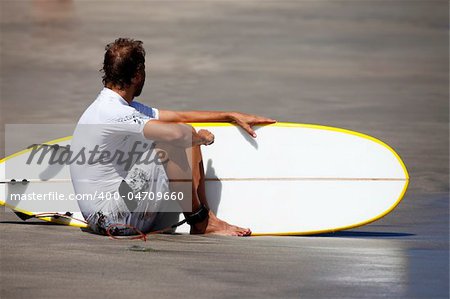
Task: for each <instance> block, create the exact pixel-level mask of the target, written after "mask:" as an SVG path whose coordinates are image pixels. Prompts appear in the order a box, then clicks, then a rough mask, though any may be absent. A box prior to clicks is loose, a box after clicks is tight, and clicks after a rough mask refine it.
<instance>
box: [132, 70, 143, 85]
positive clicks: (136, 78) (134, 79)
mask: <svg viewBox="0 0 450 299" xmlns="http://www.w3.org/2000/svg"><path fill="white" fill-rule="evenodd" d="M141 77H142V75H141V74H140V73H139V72H137V73H136V74H135V75H134V77H133V78H131V83H132V84H135V83H137V82H139V80H141Z"/></svg>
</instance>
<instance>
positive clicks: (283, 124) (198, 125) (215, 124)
mask: <svg viewBox="0 0 450 299" xmlns="http://www.w3.org/2000/svg"><path fill="white" fill-rule="evenodd" d="M190 124H191V125H193V126H194V127H195V128H202V127H232V126H235V127H237V125H236V124H232V123H223V122H210V123H190ZM263 126H264V127H265V126H268V127H284V128H309V129H317V130H326V131H333V132H339V133H344V134H349V135H353V136H357V137H360V138H364V139H367V140H370V141H372V142H375V143H378V144H379V145H381V146H383V147H384V148H386V149H388V150H389V151H390V152H391V153H392V154H393V155H394V156H395V157H396V159H397V161H398V162H399V163H400V165H401V167H402V169H403V172H404V174H405V179H404V180H405V185H404V187H403V190H402V192H401V194H400V196H399V197H398V199H397V200H396V201H395V202H394V203H393V204H392V206H391V207H389V208H388V209H387V210H386V211H384V212H383V213H382V214H380V215H377V216H375V217H373V218H371V219H369V220H366V221H363V222H359V223H356V224H352V225H349V226H341V227H336V228H331V229H325V230H315V231H306V232H283V233H253V234H252V236H296V235H297V236H298V235H317V234H324V233H334V232H337V231H341V230H347V229H352V228H356V227H360V226H363V225H367V224H369V223H372V222H374V221H377V220H379V219H381V218H383V217H384V216H386V215H387V214H389V213H390V212H391V211H392V210H394V209H395V208H396V207H397V206H398V205H399V203H400V202H401V200H402V199H403V197H404V196H405V194H406V190H407V189H408V185H409V173H408V170H407V168H406V165H405V163H404V162H403V161H402V159H401V158H400V156H399V155H398V154H397V152H396V151H395V150H394V149H393V148H392V147H391V146H389V145H388V144H386V143H385V142H383V141H381V140H379V139H377V138H375V137H372V136H369V135H367V134H363V133H360V132H356V131H352V130H348V129H342V128H336V127H330V126H324V125H316V124H301V123H292V122H277V123H274V124H267V125H256V126H255V127H256V128H257V127H263ZM71 138H72V136H66V137H63V138H58V139H55V140H51V141H48V142H45V144H49V145H53V144H57V143H59V142H63V141H67V140H70V139H71ZM31 150H32V148H28V149H25V150H22V151H19V152H17V153H14V154H12V155H9V156H7V157H5V158H3V159H1V160H0V164H1V163H4V162H5V161H7V160H9V159H12V158H14V157H17V156H19V155H22V154H25V153H27V152H29V151H31ZM0 205H5V206H7V207H9V208H11V209H13V210H15V211H17V212H20V213H23V214H26V215H28V216H33V215H34V214H35V213H32V212H29V211H25V210H22V209H18V208H14V207H12V206H10V205H8V204H7V203H6V202H4V201H2V200H0ZM39 219H41V220H45V221H48V222H54V223H59V224H66V225H70V226H75V227H81V228H83V227H87V225H85V224H81V223H78V222H76V223H67V221H61V219H55V218H54V217H40V218H39ZM69 222H70V221H69Z"/></svg>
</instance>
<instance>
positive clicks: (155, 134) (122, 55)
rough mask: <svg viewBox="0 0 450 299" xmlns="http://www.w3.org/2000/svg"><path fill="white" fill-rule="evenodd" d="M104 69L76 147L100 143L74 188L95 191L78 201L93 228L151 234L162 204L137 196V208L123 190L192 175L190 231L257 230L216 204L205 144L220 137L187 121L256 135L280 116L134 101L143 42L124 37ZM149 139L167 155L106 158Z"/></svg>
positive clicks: (76, 170)
mask: <svg viewBox="0 0 450 299" xmlns="http://www.w3.org/2000/svg"><path fill="white" fill-rule="evenodd" d="M103 73H104V75H103V84H104V88H103V90H102V91H101V92H100V94H99V95H98V97H97V99H96V100H95V101H94V102H93V103H92V104H91V105H90V106H89V107H88V108H87V109H86V111H85V112H84V113H83V115H82V116H81V118H80V120H79V122H78V124H77V128H76V130H75V132H74V137H73V142H72V149H73V150H75V152H76V150H80V149H81V148H85V147H86V146H91V147H92V146H93V145H95V148H96V149H98V157H97V158H98V159H96V160H92V161H86V163H72V164H71V165H70V171H71V176H72V181H73V185H74V189H75V192H76V193H77V194H91V195H95V196H94V199H93V200H80V201H79V202H78V203H79V206H80V209H81V211H82V213H83V216H84V217H85V219H86V220H87V222H88V224H89V227H90V228H91V229H92V230H94V231H95V232H97V233H102V234H105V233H106V232H107V231H108V229H109V228H111V227H112V226H116V227H118V226H120V224H123V229H121V230H120V231H117V230H116V233H117V234H121V235H128V234H133V233H135V232H136V230H135V229H138V230H139V231H141V232H143V233H148V232H149V231H151V230H152V224H153V222H154V219H155V217H156V216H155V215H156V213H155V207H156V206H155V203H151V204H149V202H148V201H146V202H145V204H144V203H143V202H138V203H137V205H135V206H133V207H130V205H129V203H128V202H126V199H127V198H126V196H125V197H124V196H123V194H127V192H136V191H139V190H140V191H142V190H144V189H145V190H147V191H151V192H159V191H161V190H168V184H167V181H168V180H167V177H168V179H169V181H170V182H171V183H170V189H172V188H174V189H177V188H179V190H181V189H182V187H180V184H178V185H177V183H176V181H177V180H179V179H180V178H187V177H189V178H190V180H189V193H191V194H192V203H189V205H190V206H189V207H187V208H186V207H183V211H184V215H185V217H186V219H187V222H188V224H189V225H190V226H191V234H206V233H214V234H221V235H232V236H248V235H250V234H251V231H250V229H248V228H241V227H237V226H234V225H231V224H228V223H227V222H225V221H223V220H221V219H219V218H217V217H216V216H215V215H214V213H213V212H212V211H210V210H209V208H208V201H207V198H206V193H205V174H204V168H203V161H202V153H201V149H200V146H201V145H210V144H212V143H213V142H214V135H213V134H212V133H211V132H209V131H207V130H199V131H198V132H197V131H196V130H195V129H194V128H193V127H192V126H190V125H188V124H186V123H192V122H232V123H235V124H237V125H239V126H240V127H242V128H243V129H244V130H245V131H246V132H248V134H250V135H251V136H252V137H254V138H255V137H256V134H255V132H254V131H253V129H252V126H253V125H255V124H269V123H274V122H275V120H273V119H269V118H264V117H259V116H255V115H248V114H244V113H238V112H219V111H169V110H161V109H159V110H158V109H155V108H150V107H147V106H145V105H143V104H140V103H137V102H133V100H134V98H135V97H137V96H139V95H140V94H141V91H142V88H143V86H144V82H145V50H144V48H143V46H142V42H141V41H136V40H132V39H128V38H119V39H117V40H115V41H114V42H113V43H110V44H108V45H107V46H106V52H105V57H104V63H103ZM86 127H89V128H88V129H86ZM144 142H147V143H149V142H150V143H153V142H156V144H157V148H158V150H160V151H163V153H164V154H165V155H166V157H167V161H166V162H165V163H162V164H158V163H150V164H148V165H132V166H131V167H127V166H126V165H122V164H119V163H102V161H101V160H102V157H104V156H108V155H110V154H108V153H117V152H119V153H131V152H132V150H131V149H134V148H135V145H136V144H140V145H142V144H143V143H144ZM104 153H105V155H103V154H104ZM191 180H192V183H191ZM140 182H141V183H140ZM142 182H143V183H142ZM124 192H125V193H124ZM100 194H101V195H102V196H100ZM105 194H110V195H111V196H110V197H112V198H114V199H116V200H104V199H105V198H103V197H108V196H105ZM116 195H119V196H117V197H116ZM189 195H190V194H189ZM100 197H101V198H100ZM117 199H118V200H117ZM128 199H129V198H128ZM243 200H245V199H243ZM156 209H157V207H156ZM247 212H248V211H247ZM129 228H133V229H129Z"/></svg>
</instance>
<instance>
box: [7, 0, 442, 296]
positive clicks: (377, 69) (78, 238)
mask: <svg viewBox="0 0 450 299" xmlns="http://www.w3.org/2000/svg"><path fill="white" fill-rule="evenodd" d="M0 5H1V10H0V11H1V56H0V63H1V68H0V70H1V94H0V96H1V123H2V130H1V136H0V137H1V144H2V146H1V151H2V153H1V154H2V156H3V155H4V153H5V149H4V148H5V143H4V142H3V140H4V138H3V137H4V126H5V124H12V123H16V124H17V123H25V124H47V123H57V124H73V123H75V122H76V120H77V119H78V117H79V116H80V114H81V113H82V111H83V110H84V109H85V108H86V106H87V105H88V104H89V103H90V102H91V101H92V100H93V99H94V98H95V96H96V94H97V93H98V91H99V90H100V88H101V75H100V74H99V72H98V70H99V69H100V67H101V62H102V55H103V48H104V46H105V44H106V43H108V42H110V41H112V40H114V39H115V38H117V37H119V36H129V37H135V38H138V39H141V40H143V41H144V45H145V46H146V49H147V53H148V56H147V77H148V78H147V83H146V86H145V88H144V91H143V94H142V96H141V97H140V99H141V101H143V102H146V103H148V104H150V105H153V106H154V107H157V108H163V109H164V108H165V109H179V110H183V109H205V110H206V109H208V110H212V109H216V110H240V111H244V112H249V113H255V114H262V115H267V116H269V117H272V118H276V119H278V120H279V121H292V122H301V123H314V124H323V125H330V126H336V127H342V128H346V129H351V130H356V131H360V132H363V133H366V134H369V135H372V136H374V137H377V138H379V139H381V140H383V141H385V142H386V143H388V144H389V145H391V146H392V147H393V148H394V149H396V151H397V152H398V153H399V154H400V156H401V157H402V158H403V160H404V162H405V164H406V165H407V167H408V170H409V172H410V176H411V184H410V187H409V189H408V192H407V194H406V196H405V198H404V200H403V201H402V203H401V204H400V205H399V206H398V207H397V208H396V209H395V210H394V211H393V212H392V213H390V214H389V215H387V216H386V217H385V218H383V219H381V220H379V221H377V222H375V223H373V224H370V225H367V226H364V227H360V228H357V229H354V230H350V231H345V232H340V233H336V234H330V235H325V236H315V237H254V238H253V237H252V238H244V239H238V238H226V237H213V236H187V235H182V236H178V235H175V236H172V235H161V236H156V237H152V238H151V239H150V240H149V242H147V243H143V242H140V241H112V240H109V239H108V238H105V237H100V236H95V235H91V234H87V233H83V232H81V231H80V230H78V229H75V228H71V227H63V226H55V225H48V224H46V223H41V222H39V221H27V222H22V221H21V220H20V219H18V218H17V217H16V216H15V215H14V214H11V213H9V212H1V213H0V221H1V223H0V227H1V230H0V231H1V242H0V243H1V244H0V246H1V279H2V284H1V291H0V295H1V297H2V298H16V297H32V296H34V297H38V298H39V297H43V296H45V297H50V298H51V297H60V296H61V295H64V296H66V297H88V296H89V297H92V296H96V295H98V296H103V297H124V296H129V297H131V296H147V297H156V298H173V297H176V296H180V297H181V296H183V297H188V298H194V297H197V298H198V297H200V298H210V297H213V296H214V297H219V298H228V297H242V298H253V297H258V298H274V297H279V298H291V297H292V298H293V297H295V298H298V297H301V298H378V297H387V298H448V295H449V285H448V278H449V277H448V271H449V250H448V248H449V243H448V241H449V240H448V237H449V222H448V221H449V202H448V200H449V193H448V190H449V176H448V170H449V135H448V134H449V126H448V125H449V123H448V120H449V103H448V99H449V98H448V96H449V94H448V82H449V81H448V79H449V78H448V65H449V64H448V2H446V1H426V2H425V1H423V2H419V1H400V0H399V1H278V2H275V1H274V2H270V1H243V2H240V1H228V2H222V1H211V2H209V1H190V2H181V1H149V2H143V1H132V2H130V3H127V4H124V3H123V2H121V1H110V2H108V5H105V4H104V3H103V2H101V1H74V2H72V1H68V0H61V1H46V0H34V1H2V2H1V4H0ZM39 141H42V140H39Z"/></svg>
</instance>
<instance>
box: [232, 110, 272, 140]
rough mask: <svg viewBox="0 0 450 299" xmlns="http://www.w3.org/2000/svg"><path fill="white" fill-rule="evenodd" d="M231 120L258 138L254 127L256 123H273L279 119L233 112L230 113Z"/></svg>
mask: <svg viewBox="0 0 450 299" xmlns="http://www.w3.org/2000/svg"><path fill="white" fill-rule="evenodd" d="M230 117H231V122H233V123H235V124H237V125H238V126H240V127H241V128H242V129H244V130H245V131H246V132H247V133H249V134H250V136H252V137H253V138H256V133H255V131H254V130H253V129H252V127H253V126H254V125H258V124H273V123H276V122H277V121H276V120H274V119H271V118H266V117H261V116H256V115H251V114H245V113H240V112H233V113H231V114H230Z"/></svg>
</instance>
